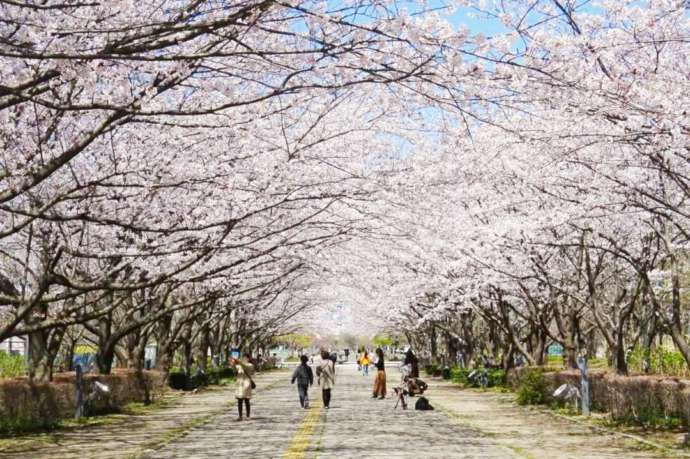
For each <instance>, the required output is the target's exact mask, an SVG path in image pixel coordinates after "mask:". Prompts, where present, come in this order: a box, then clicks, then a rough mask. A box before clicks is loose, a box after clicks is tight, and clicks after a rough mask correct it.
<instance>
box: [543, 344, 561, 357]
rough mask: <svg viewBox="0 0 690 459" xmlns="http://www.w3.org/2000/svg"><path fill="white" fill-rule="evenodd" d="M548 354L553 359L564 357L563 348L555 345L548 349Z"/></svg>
mask: <svg viewBox="0 0 690 459" xmlns="http://www.w3.org/2000/svg"><path fill="white" fill-rule="evenodd" d="M546 352H547V353H548V354H549V355H550V356H551V357H557V356H561V355H563V346H561V345H560V344H557V343H554V344H552V345H551V346H549V347H548V349H547V350H546Z"/></svg>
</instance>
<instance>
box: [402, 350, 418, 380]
mask: <svg viewBox="0 0 690 459" xmlns="http://www.w3.org/2000/svg"><path fill="white" fill-rule="evenodd" d="M403 365H409V366H410V377H412V378H419V361H418V360H417V356H416V355H414V353H413V352H412V349H408V350H407V352H406V353H405V361H404V362H403Z"/></svg>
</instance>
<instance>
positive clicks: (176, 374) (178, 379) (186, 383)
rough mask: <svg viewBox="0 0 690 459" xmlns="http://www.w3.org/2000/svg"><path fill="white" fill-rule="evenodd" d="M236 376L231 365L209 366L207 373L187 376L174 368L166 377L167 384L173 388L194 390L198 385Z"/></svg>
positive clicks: (213, 383) (218, 381)
mask: <svg viewBox="0 0 690 459" xmlns="http://www.w3.org/2000/svg"><path fill="white" fill-rule="evenodd" d="M235 376H237V372H236V371H235V369H234V368H233V367H227V368H211V369H209V370H208V372H207V373H201V374H193V375H192V376H188V375H187V374H186V373H185V372H183V371H180V370H175V371H171V372H170V376H169V377H168V383H169V386H170V387H171V388H173V389H175V390H194V389H196V388H198V387H202V386H208V385H216V384H223V383H224V382H226V381H227V380H230V379H233V378H234V377H235Z"/></svg>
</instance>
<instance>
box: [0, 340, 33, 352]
mask: <svg viewBox="0 0 690 459" xmlns="http://www.w3.org/2000/svg"><path fill="white" fill-rule="evenodd" d="M26 341H27V339H26V337H24V336H13V337H11V338H8V339H6V340H5V341H2V342H0V351H5V352H7V353H8V354H16V355H26V350H27V349H26V344H27V343H26Z"/></svg>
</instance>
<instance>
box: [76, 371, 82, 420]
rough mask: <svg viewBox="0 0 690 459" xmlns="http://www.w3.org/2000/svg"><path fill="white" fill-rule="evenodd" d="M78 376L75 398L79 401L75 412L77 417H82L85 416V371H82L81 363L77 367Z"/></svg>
mask: <svg viewBox="0 0 690 459" xmlns="http://www.w3.org/2000/svg"><path fill="white" fill-rule="evenodd" d="M75 371H76V373H77V377H76V378H75V380H74V385H75V390H76V394H75V399H76V401H77V409H76V412H75V413H74V418H75V419H80V418H81V417H82V416H84V390H83V373H82V371H81V365H77V366H76V368H75Z"/></svg>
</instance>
